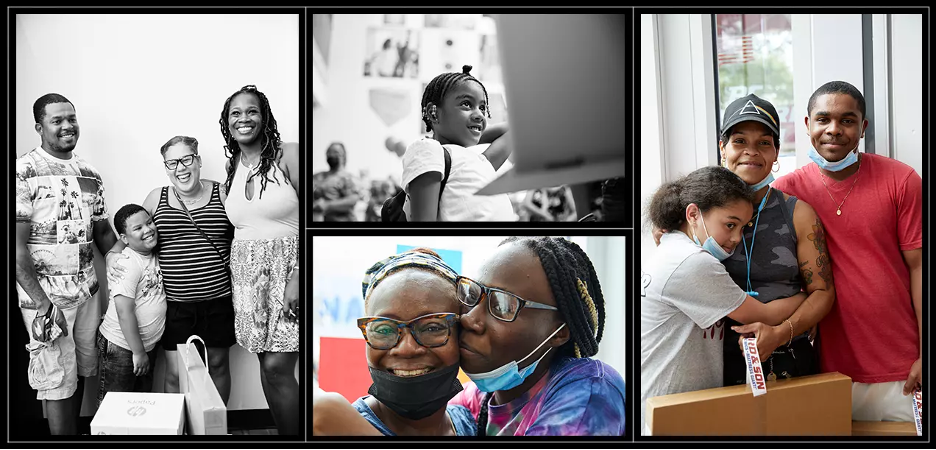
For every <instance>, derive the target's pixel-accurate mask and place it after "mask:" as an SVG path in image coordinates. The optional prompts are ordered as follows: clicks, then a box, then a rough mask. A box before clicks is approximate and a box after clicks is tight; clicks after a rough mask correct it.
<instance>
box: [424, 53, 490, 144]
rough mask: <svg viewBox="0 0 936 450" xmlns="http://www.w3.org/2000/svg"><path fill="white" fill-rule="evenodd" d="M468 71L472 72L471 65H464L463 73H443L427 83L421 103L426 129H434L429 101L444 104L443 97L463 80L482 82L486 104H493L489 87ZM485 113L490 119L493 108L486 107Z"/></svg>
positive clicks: (434, 103)
mask: <svg viewBox="0 0 936 450" xmlns="http://www.w3.org/2000/svg"><path fill="white" fill-rule="evenodd" d="M468 72H471V66H469V65H464V66H462V71H461V73H458V72H448V73H443V74H441V75H438V76H436V77H435V78H433V79H432V81H430V82H429V84H427V85H426V90H425V91H423V97H422V103H420V107H421V110H422V120H423V122H424V123H425V124H426V131H432V122H431V121H430V120H429V103H432V104H433V105H442V99H444V98H445V94H446V93H447V92H448V90H449V89H451V88H452V87H454V86H455V85H456V84H458V83H460V82H462V81H466V80H470V81H474V82H476V83H478V84H480V85H481V90H482V91H484V103H485V104H486V105H490V104H491V101H490V100H489V99H488V93H487V89H485V88H484V85H483V84H481V82H480V81H478V79H477V78H475V77H473V76H471V75H470V74H469V73H468ZM485 113H486V114H487V118H488V119H490V118H491V108H490V107H488V108H486V109H485Z"/></svg>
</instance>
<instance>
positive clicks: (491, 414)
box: [312, 237, 625, 436]
mask: <svg viewBox="0 0 936 450" xmlns="http://www.w3.org/2000/svg"><path fill="white" fill-rule="evenodd" d="M456 287H457V291H456V299H457V300H458V301H459V302H461V304H462V306H461V316H460V325H461V332H460V334H459V346H460V356H461V359H460V364H461V368H462V370H464V371H465V373H466V374H468V376H469V378H471V379H472V380H473V382H471V383H468V384H466V385H465V386H464V391H462V392H460V393H459V394H457V395H456V396H455V397H454V398H452V400H450V401H449V405H461V406H465V407H467V408H468V409H469V410H470V411H471V413H472V415H473V416H474V417H475V418H476V419H477V421H478V435H480V436H494V435H500V436H504V435H512V436H546V435H548V436H575V435H595V436H597V435H606V436H607V435H614V436H620V435H623V434H624V427H625V417H624V412H625V396H624V379H623V378H621V375H620V374H619V373H618V372H617V371H616V370H614V369H613V368H612V367H611V366H608V365H607V364H604V363H603V362H601V361H598V360H595V359H592V358H590V357H591V356H594V355H595V354H596V353H597V352H598V343H599V342H600V341H601V334H602V331H603V330H604V322H605V308H604V296H603V295H602V293H601V284H600V282H599V281H598V276H597V274H596V273H595V269H594V267H593V266H592V263H591V261H590V260H589V259H588V256H587V255H586V254H585V252H584V251H583V250H582V249H581V248H580V247H579V246H578V245H576V244H575V243H572V242H570V241H568V240H565V239H562V238H551V237H524V238H509V239H507V240H505V241H504V242H502V243H501V244H500V245H499V246H498V248H497V249H496V250H494V254H493V255H492V256H491V257H490V259H488V261H487V262H486V263H485V264H484V265H483V266H482V268H481V271H480V275H479V276H478V277H477V278H475V279H469V278H465V277H457V278H456ZM469 305H474V306H469ZM515 364H516V366H515ZM312 405H313V407H312V409H313V413H312V420H313V435H323V434H332V435H365V434H373V427H372V426H370V424H368V423H367V422H366V421H364V420H360V419H359V418H355V417H354V409H353V408H351V406H350V404H348V403H347V401H346V400H343V399H342V398H340V396H339V395H337V394H334V395H322V394H319V395H318V396H316V395H313V402H312ZM355 419H357V420H355Z"/></svg>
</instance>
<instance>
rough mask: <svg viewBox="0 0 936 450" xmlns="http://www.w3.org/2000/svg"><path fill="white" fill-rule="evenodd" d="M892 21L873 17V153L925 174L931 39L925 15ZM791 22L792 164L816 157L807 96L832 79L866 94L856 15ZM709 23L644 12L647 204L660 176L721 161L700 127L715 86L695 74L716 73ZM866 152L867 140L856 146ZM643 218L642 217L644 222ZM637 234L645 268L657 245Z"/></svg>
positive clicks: (797, 17) (710, 110)
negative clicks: (926, 62) (926, 50)
mask: <svg viewBox="0 0 936 450" xmlns="http://www.w3.org/2000/svg"><path fill="white" fill-rule="evenodd" d="M648 16H655V17H648ZM890 18H891V22H892V23H890V24H889V27H888V26H883V25H882V24H883V23H884V22H886V17H885V16H883V15H877V14H875V15H873V19H872V20H873V22H874V23H875V24H876V25H874V26H873V33H874V36H873V39H874V40H875V42H874V43H873V44H872V45H873V49H870V50H872V51H871V52H870V53H871V55H872V56H871V57H872V58H873V61H872V64H873V66H874V68H875V80H874V82H875V86H874V90H875V96H874V98H875V107H874V110H869V111H868V117H869V119H870V120H871V121H873V123H874V126H875V127H876V128H875V143H876V145H877V148H876V152H877V153H878V154H880V155H884V156H890V157H891V158H895V159H897V160H900V161H902V162H904V163H906V164H908V165H910V166H912V167H913V168H914V169H916V171H917V173H919V174H920V175H921V176H922V175H923V162H922V155H923V152H924V151H926V149H924V146H923V140H922V127H923V123H922V103H921V102H920V101H919V96H920V92H922V87H923V80H922V61H921V59H920V55H921V53H922V40H923V39H925V38H926V37H924V36H923V28H922V16H920V15H911V14H904V15H900V14H894V15H891V16H890ZM791 21H792V33H793V53H794V56H795V57H794V63H793V74H794V77H793V93H794V102H793V109H794V114H795V115H798V116H800V117H801V118H800V119H798V120H799V124H798V125H797V128H796V131H795V132H796V133H797V135H796V136H795V137H796V164H797V167H802V166H804V165H806V164H808V163H809V162H810V160H809V157H808V156H807V155H808V152H809V148H810V143H809V141H808V140H807V139H805V134H806V129H805V124H803V122H802V118H803V117H805V116H806V106H807V103H808V101H809V97H810V95H812V93H813V92H814V91H815V90H816V89H817V88H818V87H819V86H821V85H823V84H825V83H826V82H828V81H832V80H844V81H847V82H849V83H851V84H853V85H854V86H855V87H857V88H858V89H859V90H861V91H862V93H863V94H865V95H867V93H866V91H867V88H866V86H865V84H864V75H863V65H864V58H865V49H864V48H863V44H862V21H861V15H860V14H836V15H822V14H793V15H792V17H791ZM709 23H711V15H708V14H661V15H646V14H642V15H641V43H640V44H641V70H642V72H641V73H642V75H641V87H640V89H641V130H642V132H641V136H642V137H641V140H642V142H641V146H640V148H641V149H642V156H641V176H642V181H641V200H642V204H641V205H642V206H643V205H644V203H643V202H645V201H646V200H647V199H649V197H650V196H651V195H652V194H653V192H654V191H655V190H656V189H657V188H658V187H659V186H660V184H661V183H663V182H664V181H669V180H673V179H676V178H678V177H680V176H683V175H685V174H687V173H689V172H691V171H692V170H695V169H696V168H699V167H702V166H704V165H706V164H716V163H717V162H716V161H715V155H716V152H715V148H709V147H710V146H709V145H707V144H706V143H707V142H714V141H712V140H705V141H701V140H699V139H698V137H699V135H700V133H702V134H704V133H715V127H714V125H713V126H710V127H707V128H704V127H703V126H704V125H706V124H708V122H709V118H710V117H712V116H713V115H714V111H715V109H716V105H715V103H714V98H710V96H709V95H706V94H704V93H699V92H698V91H699V90H700V89H701V90H709V91H710V90H712V89H714V84H713V83H711V82H708V81H706V82H704V83H700V79H702V77H703V76H704V75H706V74H707V72H704V71H703V72H700V71H699V68H700V67H702V68H703V69H704V70H705V71H707V70H713V69H711V68H710V67H709V66H705V65H704V64H706V61H709V62H710V61H711V59H712V57H713V56H712V53H711V41H712V34H711V30H710V27H708V28H707V27H706V26H705V24H709ZM843 42H850V43H853V45H842V43H843ZM887 42H889V44H887ZM888 52H890V55H889V56H888ZM882 67H883V68H884V71H883V75H884V76H881V75H882V73H881V69H880V68H882ZM706 80H707V78H706ZM656 91H658V92H659V94H656ZM882 96H883V98H882ZM882 100H884V101H882ZM712 123H714V122H712ZM700 124H702V125H703V126H700ZM655 130H657V131H655ZM700 130H702V131H700ZM654 132H656V134H655V135H653V136H652V137H651V138H649V139H648V138H647V136H648V135H652V133H654ZM864 148H865V142H864V141H862V142H861V144H860V146H859V149H861V150H862V151H863V150H864ZM659 176H662V178H658V177H659ZM645 218H646V216H643V215H642V217H641V220H644V219H645ZM640 236H641V240H640V243H641V251H640V260H641V264H643V263H644V262H645V261H647V260H648V258H649V257H650V256H651V255H652V254H653V252H654V251H655V249H656V246H655V245H654V243H653V240H652V239H651V238H650V230H649V227H647V229H642V230H641V235H640Z"/></svg>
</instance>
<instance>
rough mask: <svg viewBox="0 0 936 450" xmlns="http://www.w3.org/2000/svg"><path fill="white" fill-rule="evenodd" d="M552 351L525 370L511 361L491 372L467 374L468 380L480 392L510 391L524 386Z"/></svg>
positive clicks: (550, 337) (551, 335)
mask: <svg viewBox="0 0 936 450" xmlns="http://www.w3.org/2000/svg"><path fill="white" fill-rule="evenodd" d="M564 326H565V324H562V326H560V327H559V328H556V331H553V332H552V334H550V335H549V337H548V338H546V340H545V341H543V342H542V343H541V344H540V345H537V346H536V348H534V349H533V351H532V352H530V354H529V355H526V356H525V357H523V359H521V360H520V361H523V360H524V359H527V358H529V357H530V356H533V354H534V353H536V351H537V350H539V349H540V347H542V346H543V344H545V343H546V342H547V341H549V340H550V339H552V337H553V336H555V335H556V333H558V332H559V330H561V329H562V327H564ZM550 350H552V349H551V348H550V349H549V350H546V353H543V356H540V358H539V359H537V360H536V361H535V362H533V364H530V365H529V366H527V367H525V368H524V369H523V370H519V369H517V366H519V364H518V361H511V362H509V363H507V364H504V365H503V366H500V367H498V368H496V369H494V370H492V371H490V372H484V373H465V375H468V378H470V379H471V381H474V384H475V386H477V387H478V390H480V391H481V392H494V391H506V390H508V389H513V388H515V387H517V386H520V385H521V384H523V381H524V380H526V378H527V377H528V376H530V374H531V373H533V371H534V370H536V365H537V364H539V362H540V361H541V360H542V359H543V358H544V357H545V356H546V354H547V353H549V351H550Z"/></svg>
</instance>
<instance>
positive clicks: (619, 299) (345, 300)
mask: <svg viewBox="0 0 936 450" xmlns="http://www.w3.org/2000/svg"><path fill="white" fill-rule="evenodd" d="M501 231H508V230H501ZM513 231H517V230H513ZM531 231H532V230H531ZM541 231H542V230H541ZM577 231H578V230H563V231H562V232H561V233H563V234H562V235H553V236H548V235H535V236H531V235H518V236H509V233H512V231H508V233H504V235H496V234H497V232H494V231H493V230H487V231H486V232H483V233H482V232H478V231H475V232H472V231H467V232H463V233H459V234H458V235H453V234H451V233H446V232H445V231H444V230H436V231H435V232H426V233H421V232H419V231H415V230H410V231H408V232H405V233H404V235H394V234H393V232H392V231H389V232H387V233H385V234H377V233H369V234H364V233H355V234H353V235H336V234H335V233H325V234H320V232H313V231H312V230H309V231H308V232H307V236H308V238H309V239H310V241H309V243H308V244H309V245H311V249H310V251H311V254H312V272H311V290H312V293H311V294H312V295H311V297H310V298H311V300H312V302H313V303H312V336H311V347H312V349H313V350H312V355H311V356H312V358H311V362H312V364H311V366H312V374H313V377H312V380H313V400H312V410H311V413H312V434H311V436H312V439H314V440H328V439H338V440H349V439H355V438H359V437H361V436H385V437H397V436H399V437H402V436H422V437H424V438H428V439H441V438H442V437H446V436H474V437H478V438H479V439H482V440H483V439H485V438H494V437H504V436H566V437H569V436H589V437H591V438H592V441H593V442H595V440H594V439H595V438H598V439H600V440H601V441H604V442H622V441H624V440H630V439H629V437H628V435H627V431H628V429H629V427H630V424H629V423H628V420H629V418H630V407H629V406H628V403H627V392H628V391H627V387H626V380H627V379H628V378H629V377H627V367H628V364H629V363H628V358H629V357H630V356H631V355H630V354H629V351H628V345H629V344H630V343H629V341H630V335H631V331H630V329H629V327H628V323H627V321H626V314H625V311H626V310H627V309H628V306H629V305H628V304H627V302H626V301H625V298H626V292H627V289H628V287H629V286H627V285H628V284H629V283H630V281H629V280H628V279H627V277H624V276H623V275H624V274H625V273H626V271H627V267H626V265H627V264H626V261H625V253H626V247H627V246H628V245H629V243H630V237H629V234H628V235H625V233H624V232H623V231H622V232H620V233H608V235H598V234H596V233H594V232H587V231H586V232H585V233H579V232H577ZM564 233H568V234H564Z"/></svg>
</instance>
